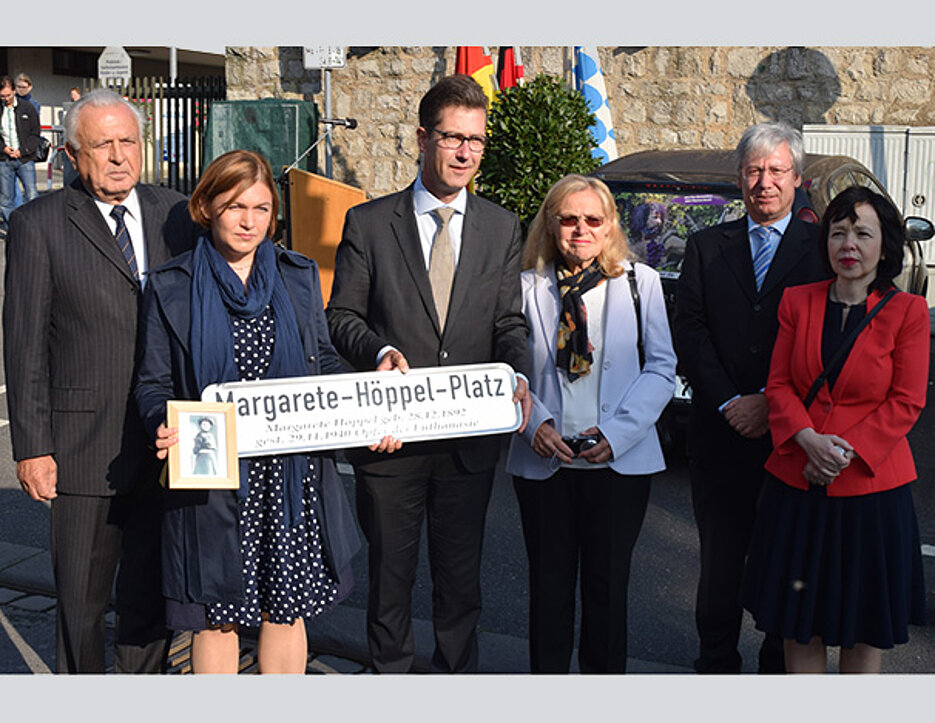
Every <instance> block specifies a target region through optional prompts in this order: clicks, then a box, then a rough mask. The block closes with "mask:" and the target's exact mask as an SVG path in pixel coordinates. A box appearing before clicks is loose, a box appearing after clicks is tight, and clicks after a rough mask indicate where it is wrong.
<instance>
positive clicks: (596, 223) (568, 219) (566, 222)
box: [555, 214, 604, 228]
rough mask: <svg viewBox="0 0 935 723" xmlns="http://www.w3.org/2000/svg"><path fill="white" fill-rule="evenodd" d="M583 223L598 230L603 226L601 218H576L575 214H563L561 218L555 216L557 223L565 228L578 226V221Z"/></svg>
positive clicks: (602, 218)
mask: <svg viewBox="0 0 935 723" xmlns="http://www.w3.org/2000/svg"><path fill="white" fill-rule="evenodd" d="M579 218H580V219H581V220H582V221H584V222H585V223H586V224H587V225H588V226H590V227H591V228H600V227H601V226H603V225H604V217H603V216H587V215H585V216H578V215H575V214H564V215H562V216H556V217H555V220H556V221H558V222H559V224H561V225H562V226H565V227H566V228H571V227H572V226H577V225H578V219H579Z"/></svg>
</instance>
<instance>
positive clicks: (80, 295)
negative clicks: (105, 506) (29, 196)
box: [3, 180, 197, 495]
mask: <svg viewBox="0 0 935 723" xmlns="http://www.w3.org/2000/svg"><path fill="white" fill-rule="evenodd" d="M137 193H138V195H139V200H140V207H141V212H142V216H143V219H142V220H143V228H144V235H145V242H146V253H147V259H148V263H149V267H150V268H155V267H156V266H159V265H160V264H161V263H163V262H165V261H167V260H168V259H169V258H171V257H172V256H174V255H175V254H177V253H180V252H181V251H184V250H186V249H188V248H190V247H191V246H192V244H193V243H194V239H195V237H196V233H197V230H196V228H195V226H194V224H193V223H192V222H191V220H190V218H189V217H188V214H187V212H186V210H185V197H184V196H182V195H181V194H180V193H177V192H176V191H172V190H170V189H166V188H160V187H157V186H147V185H139V186H137ZM5 278H6V291H5V297H4V304H3V331H4V345H3V351H4V362H5V367H6V380H7V392H8V393H7V400H8V405H9V413H10V430H11V438H12V443H13V457H14V458H15V459H16V460H22V459H26V458H30V457H37V456H41V455H47V454H51V455H53V456H54V458H55V461H56V463H57V465H58V491H60V492H64V493H69V494H81V495H110V494H114V493H116V492H121V491H127V490H128V489H129V488H130V487H131V486H132V485H133V484H134V483H135V482H136V480H137V479H138V478H139V477H140V475H141V474H142V473H143V472H144V466H148V467H150V468H152V467H153V466H154V461H155V457H154V454H153V453H152V451H151V450H148V449H147V448H146V439H145V435H144V433H143V428H142V424H141V422H140V419H139V415H138V414H137V411H136V407H135V405H134V404H133V402H132V399H131V396H130V384H131V380H132V376H133V366H134V358H135V347H136V333H137V321H138V309H139V301H140V288H139V284H138V283H137V282H136V281H135V280H134V279H133V277H132V276H131V275H130V270H129V268H128V266H127V262H126V260H125V259H124V257H123V254H122V253H121V251H120V249H119V248H117V245H116V243H115V242H114V238H113V235H112V234H111V231H110V229H109V228H108V226H107V224H106V223H105V221H104V219H103V218H102V216H101V213H100V211H99V210H98V209H97V207H96V206H95V205H94V200H93V198H92V197H91V195H90V194H89V193H88V192H87V191H86V190H85V188H84V186H83V185H82V183H81V181H80V180H78V181H76V182H75V183H74V184H73V185H72V186H69V187H66V188H64V189H62V190H59V191H56V192H54V193H50V194H48V195H46V196H42V197H40V198H38V199H36V200H35V201H33V202H31V203H29V204H26V205H25V206H22V207H21V208H19V209H17V210H16V211H15V212H14V213H13V214H12V215H11V217H10V232H9V236H8V238H7V246H6V277H5Z"/></svg>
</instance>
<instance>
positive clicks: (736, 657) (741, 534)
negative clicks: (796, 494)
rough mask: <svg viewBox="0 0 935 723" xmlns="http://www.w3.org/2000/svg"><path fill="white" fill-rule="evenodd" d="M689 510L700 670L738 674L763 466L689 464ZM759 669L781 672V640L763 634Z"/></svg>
mask: <svg viewBox="0 0 935 723" xmlns="http://www.w3.org/2000/svg"><path fill="white" fill-rule="evenodd" d="M689 476H690V478H691V492H692V508H693V509H694V513H695V523H696V524H697V526H698V538H699V542H700V550H701V574H700V576H699V579H698V593H697V597H696V601H695V625H696V627H697V629H698V638H699V656H698V659H697V660H696V661H695V670H696V671H697V672H699V673H734V674H736V673H740V671H741V664H742V662H743V661H742V658H741V656H740V652H739V651H738V650H737V643H738V641H739V640H740V627H741V624H742V622H743V606H742V605H741V602H740V591H741V585H742V583H743V572H744V564H745V562H746V558H747V550H748V548H749V547H750V538H751V536H752V534H753V523H754V520H755V519H756V509H757V503H758V500H759V497H760V492H761V490H762V488H763V480H764V478H765V472H764V471H763V465H762V464H746V465H743V464H738V463H736V462H726V463H725V464H723V465H718V464H710V463H704V462H698V461H691V462H690V463H689ZM758 670H759V672H760V673H783V672H785V664H784V661H783V654H782V640H781V639H780V638H779V637H777V636H774V635H767V636H766V637H765V639H764V640H763V643H762V645H761V646H760V654H759V666H758Z"/></svg>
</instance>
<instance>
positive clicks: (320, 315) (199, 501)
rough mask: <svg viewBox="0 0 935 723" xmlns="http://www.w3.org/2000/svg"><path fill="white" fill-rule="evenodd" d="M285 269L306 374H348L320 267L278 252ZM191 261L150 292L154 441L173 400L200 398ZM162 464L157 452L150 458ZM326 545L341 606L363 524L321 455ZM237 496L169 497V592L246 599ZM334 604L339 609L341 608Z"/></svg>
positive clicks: (146, 348)
mask: <svg viewBox="0 0 935 723" xmlns="http://www.w3.org/2000/svg"><path fill="white" fill-rule="evenodd" d="M276 258H277V261H278V264H279V270H280V273H281V274H282V278H283V281H284V282H285V285H286V289H287V290H288V292H289V296H290V298H291V299H292V305H293V307H294V309H295V315H296V319H297V320H298V322H299V333H300V336H301V339H302V344H303V346H304V350H305V358H306V360H307V363H308V374H333V373H339V372H345V371H347V369H346V368H345V367H344V365H343V364H342V363H341V360H340V359H339V358H338V355H337V353H336V352H335V350H334V348H333V347H332V346H331V341H330V340H329V338H328V327H327V324H326V322H325V317H324V312H323V310H322V301H321V285H320V283H319V279H318V267H317V266H316V265H315V262H314V261H311V260H309V259H307V258H306V257H304V256H302V255H301V254H297V253H293V252H291V251H284V250H282V249H278V248H277V249H276ZM191 299H192V254H190V253H187V254H183V255H181V256H179V257H177V258H175V259H172V260H171V261H170V262H169V263H167V264H164V265H163V266H162V267H161V268H159V269H156V270H155V271H154V272H153V274H152V276H151V278H150V281H149V285H148V286H147V288H146V293H145V294H144V300H143V316H142V321H141V327H140V344H139V354H140V363H139V368H138V370H137V377H136V383H135V389H134V394H135V397H136V401H137V404H138V406H139V409H140V414H141V415H142V417H143V420H144V424H145V427H146V433H147V435H148V438H149V439H153V438H155V436H156V429H157V427H159V425H160V424H161V423H162V422H163V421H165V418H166V402H167V401H168V400H169V399H200V398H201V390H200V389H199V388H198V386H197V384H196V382H195V377H194V371H193V369H192V357H191V351H190V349H189V336H190V333H191V310H192V302H191ZM149 454H150V456H154V455H153V452H152V451H150V452H149ZM316 468H317V470H318V472H319V475H320V476H319V479H318V481H316V487H317V489H318V491H319V493H320V495H321V504H322V525H323V528H324V535H323V539H322V542H323V545H324V549H325V553H326V555H327V556H328V560H329V562H330V563H331V564H332V568H333V569H334V571H335V574H336V575H337V576H338V579H339V593H340V594H339V600H340V599H342V598H343V597H344V595H346V594H347V593H349V592H350V590H351V587H352V584H353V575H352V573H351V568H350V565H351V558H352V557H353V556H354V554H355V553H356V552H357V550H358V549H359V548H360V539H359V537H358V535H357V526H356V524H355V522H354V518H353V515H352V514H351V511H350V505H349V504H348V502H347V498H346V497H345V494H344V488H343V485H342V483H341V480H340V478H339V477H338V475H337V472H336V471H335V468H334V462H333V461H332V460H331V459H330V458H327V457H319V458H318V463H317V465H316ZM238 516H239V511H238V506H237V495H236V494H235V493H234V492H233V491H231V490H211V491H207V490H192V491H184V490H176V491H172V492H170V493H169V494H167V495H166V498H165V515H164V517H163V534H162V540H163V547H162V549H163V552H162V570H163V580H162V586H163V592H164V594H165V595H166V597H169V598H172V599H173V600H179V601H181V602H186V603H188V602H197V603H212V602H222V601H223V602H233V601H237V600H242V599H243V580H242V578H243V561H242V557H241V552H240V528H239V524H238V519H239V517H238ZM335 602H338V600H336V601H335Z"/></svg>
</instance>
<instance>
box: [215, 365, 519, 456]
mask: <svg viewBox="0 0 935 723" xmlns="http://www.w3.org/2000/svg"><path fill="white" fill-rule="evenodd" d="M515 386H516V378H515V375H514V373H513V370H512V369H511V368H510V367H509V366H508V365H506V364H500V363H493V364H465V365H461V366H450V367H429V368H424V369H411V370H410V371H409V372H408V373H406V374H401V373H399V372H361V373H357V374H325V375H321V376H310V377H293V378H291V379H269V380H258V381H253V382H226V383H223V384H212V385H210V386H208V387H205V390H204V391H203V392H202V394H201V400H202V401H203V402H233V403H234V408H235V410H236V413H237V414H236V425H235V426H236V429H237V454H238V455H239V456H240V457H255V456H258V455H264V454H283V453H290V452H301V451H311V450H320V449H337V448H339V447H364V446H367V445H370V444H373V443H374V442H379V441H380V440H381V439H382V438H383V437H384V436H386V435H388V434H389V435H392V436H393V437H395V438H396V439H399V440H401V441H403V442H416V441H421V440H427V439H444V438H448V437H471V436H477V435H482V434H498V433H503V432H512V431H514V430H516V429H518V428H519V425H520V422H521V421H522V411H521V409H520V405H519V404H518V403H514V402H513V389H514V387H515Z"/></svg>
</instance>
